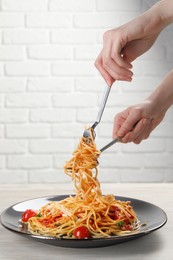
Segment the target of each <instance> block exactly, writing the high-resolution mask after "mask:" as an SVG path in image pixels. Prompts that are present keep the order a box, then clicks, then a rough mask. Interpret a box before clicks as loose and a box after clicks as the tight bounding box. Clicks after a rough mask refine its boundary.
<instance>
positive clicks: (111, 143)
mask: <svg viewBox="0 0 173 260" xmlns="http://www.w3.org/2000/svg"><path fill="white" fill-rule="evenodd" d="M117 142H118V138H115V139H113V140H112V141H111V142H109V143H108V144H106V145H105V146H104V147H102V148H101V149H100V151H101V152H103V151H105V150H106V149H108V148H109V147H110V146H112V145H113V144H115V143H117Z"/></svg>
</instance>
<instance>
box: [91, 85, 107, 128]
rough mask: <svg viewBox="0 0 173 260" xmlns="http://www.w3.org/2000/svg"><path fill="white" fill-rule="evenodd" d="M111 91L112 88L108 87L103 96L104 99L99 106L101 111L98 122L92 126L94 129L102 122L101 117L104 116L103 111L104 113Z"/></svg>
mask: <svg viewBox="0 0 173 260" xmlns="http://www.w3.org/2000/svg"><path fill="white" fill-rule="evenodd" d="M110 90H111V87H109V86H106V88H105V91H104V94H103V97H102V100H101V102H100V105H99V111H98V114H97V118H96V121H95V123H94V124H93V125H92V128H93V129H94V128H95V127H96V126H97V125H98V123H100V120H101V117H102V114H103V111H104V108H105V105H106V102H107V99H108V96H109V93H110Z"/></svg>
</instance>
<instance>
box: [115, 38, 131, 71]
mask: <svg viewBox="0 0 173 260" xmlns="http://www.w3.org/2000/svg"><path fill="white" fill-rule="evenodd" d="M118 48H119V47H118V45H117V42H115V41H114V42H113V46H112V52H111V58H112V59H113V60H114V61H115V62H116V63H117V64H118V65H119V67H123V68H126V69H132V68H133V66H132V64H131V62H130V61H129V60H128V59H127V56H125V55H124V49H125V47H123V48H120V51H119V52H118V53H117V51H116V50H117V49H118Z"/></svg>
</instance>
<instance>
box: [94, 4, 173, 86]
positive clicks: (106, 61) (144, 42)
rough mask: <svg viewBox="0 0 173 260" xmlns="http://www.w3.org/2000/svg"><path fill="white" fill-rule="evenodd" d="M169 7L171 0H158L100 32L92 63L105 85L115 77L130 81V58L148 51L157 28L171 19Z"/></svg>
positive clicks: (172, 6)
mask: <svg viewBox="0 0 173 260" xmlns="http://www.w3.org/2000/svg"><path fill="white" fill-rule="evenodd" d="M170 8H173V1H172V0H171V1H170V0H167V1H159V2H158V3H156V4H155V5H154V6H153V7H152V8H150V9H149V10H148V11H146V12H145V13H143V14H142V15H140V16H138V17H137V18H135V19H134V20H132V21H130V22H128V23H126V24H124V25H122V26H120V27H119V28H116V29H112V30H109V31H107V32H105V33H104V36H103V48H102V51H101V53H100V54H99V56H98V58H97V59H96V61H95V66H96V68H97V69H98V70H99V72H100V73H101V75H102V76H103V78H104V79H105V81H106V82H107V84H108V85H109V86H111V85H112V84H113V82H114V81H116V80H125V81H131V80H132V76H133V73H132V71H131V69H132V64H131V63H132V61H134V60H135V59H136V58H137V57H139V56H140V55H142V54H143V53H145V52H146V51H148V50H149V49H150V48H151V46H152V45H153V44H154V42H155V40H156V39H157V37H158V35H159V33H160V32H161V30H162V29H163V28H164V27H166V26H167V25H168V24H169V23H171V22H172V20H173V13H171V14H170V10H169V9H170ZM171 15H172V16H171Z"/></svg>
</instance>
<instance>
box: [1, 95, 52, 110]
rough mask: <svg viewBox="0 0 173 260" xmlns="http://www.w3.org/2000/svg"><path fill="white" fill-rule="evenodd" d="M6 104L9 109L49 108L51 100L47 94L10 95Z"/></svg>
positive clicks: (7, 96)
mask: <svg viewBox="0 0 173 260" xmlns="http://www.w3.org/2000/svg"><path fill="white" fill-rule="evenodd" d="M5 104H6V106H7V107H18V108H20V107H23V108H26V107H29V108H34V107H49V104H50V100H49V97H48V96H47V95H46V94H8V95H6V99H5Z"/></svg>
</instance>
